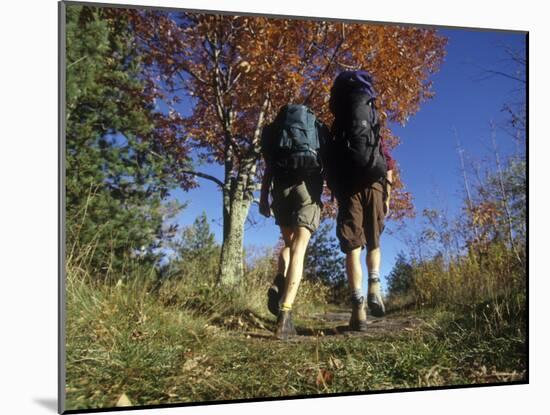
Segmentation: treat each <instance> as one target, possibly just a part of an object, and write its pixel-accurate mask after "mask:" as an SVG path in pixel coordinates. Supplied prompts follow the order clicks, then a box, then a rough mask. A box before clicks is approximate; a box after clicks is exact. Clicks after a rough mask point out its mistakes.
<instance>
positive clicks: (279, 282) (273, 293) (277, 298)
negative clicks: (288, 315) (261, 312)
mask: <svg viewBox="0 0 550 415" xmlns="http://www.w3.org/2000/svg"><path fill="white" fill-rule="evenodd" d="M284 288H285V276H284V275H283V274H277V276H276V277H275V279H274V280H273V284H271V287H269V289H268V290H267V308H268V309H269V311H270V312H271V314H273V315H274V316H278V315H279V305H280V304H279V303H280V302H281V297H282V296H283V290H284Z"/></svg>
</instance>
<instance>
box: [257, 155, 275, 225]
mask: <svg viewBox="0 0 550 415" xmlns="http://www.w3.org/2000/svg"><path fill="white" fill-rule="evenodd" d="M272 180H273V173H272V172H271V168H270V167H269V166H268V165H266V167H265V171H264V177H263V178H262V187H261V190H260V213H261V214H262V215H264V216H265V217H266V218H269V217H270V216H271V209H270V207H269V188H270V187H271V181H272Z"/></svg>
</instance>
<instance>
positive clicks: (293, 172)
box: [260, 104, 329, 340]
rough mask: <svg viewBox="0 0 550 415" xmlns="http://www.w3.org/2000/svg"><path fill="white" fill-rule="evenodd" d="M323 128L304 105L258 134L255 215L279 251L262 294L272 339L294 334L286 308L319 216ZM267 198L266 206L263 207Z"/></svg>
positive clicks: (294, 107)
mask: <svg viewBox="0 0 550 415" xmlns="http://www.w3.org/2000/svg"><path fill="white" fill-rule="evenodd" d="M328 133H329V131H328V128H327V127H326V126H325V125H324V124H322V123H321V122H319V121H318V120H317V118H316V117H315V114H314V113H313V112H312V111H311V110H310V109H309V108H308V107H307V106H305V105H298V104H288V105H285V106H283V107H282V108H281V110H280V111H279V113H278V114H277V116H276V117H275V120H274V121H273V122H272V123H270V124H268V125H267V126H266V127H265V128H264V129H263V131H262V138H261V149H262V155H263V157H264V161H265V172H264V176H263V180H262V187H261V196H260V213H261V214H262V215H264V216H266V217H269V216H271V210H273V214H274V216H275V221H276V223H277V225H279V227H280V229H281V235H282V238H283V242H284V246H283V248H282V249H281V252H280V254H279V266H278V274H277V276H276V277H275V280H274V281H273V285H272V286H271V287H270V288H269V290H268V304H267V305H268V309H269V311H270V312H271V313H273V314H274V315H276V316H277V325H276V329H275V337H276V338H278V339H281V340H286V339H288V338H289V337H291V336H293V335H295V334H296V329H295V327H294V324H293V323H292V305H293V303H294V299H295V297H296V294H297V291H298V286H299V284H300V280H301V278H302V273H303V266H304V256H305V253H306V248H307V245H308V243H309V239H310V237H311V235H312V233H313V232H315V230H316V229H317V228H318V227H319V223H320V217H321V209H322V203H321V193H322V191H323V177H322V175H321V170H322V159H323V158H324V157H323V155H322V152H323V151H324V145H325V142H326V140H327V138H328ZM270 193H271V198H272V203H271V205H270V203H269V194H270Z"/></svg>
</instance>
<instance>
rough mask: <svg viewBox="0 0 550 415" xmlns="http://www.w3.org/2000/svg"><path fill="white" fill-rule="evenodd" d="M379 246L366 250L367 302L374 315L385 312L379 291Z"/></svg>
mask: <svg viewBox="0 0 550 415" xmlns="http://www.w3.org/2000/svg"><path fill="white" fill-rule="evenodd" d="M380 257H381V254H380V248H375V249H371V250H369V251H368V252H367V268H368V269H369V281H368V282H369V288H368V295H367V303H368V306H369V308H370V310H371V313H372V315H373V316H375V317H382V316H383V315H384V314H385V313H386V309H385V307H384V302H383V300H382V293H381V292H380Z"/></svg>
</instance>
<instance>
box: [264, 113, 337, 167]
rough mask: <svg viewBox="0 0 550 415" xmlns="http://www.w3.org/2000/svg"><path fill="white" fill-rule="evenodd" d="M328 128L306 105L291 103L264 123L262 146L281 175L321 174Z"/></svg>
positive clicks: (272, 165) (269, 162)
mask: <svg viewBox="0 0 550 415" xmlns="http://www.w3.org/2000/svg"><path fill="white" fill-rule="evenodd" d="M327 136H328V129H327V128H326V127H325V126H324V125H323V124H322V123H321V122H319V121H318V120H317V118H316V117H315V114H314V113H313V111H311V110H310V109H309V108H308V107H307V106H305V105H299V104H287V105H285V106H283V107H282V108H281V110H280V111H279V113H278V114H277V116H276V117H275V120H274V121H273V122H272V123H271V124H268V125H266V126H265V127H264V129H263V131H262V138H261V149H262V154H263V155H264V158H265V159H266V161H267V163H268V164H269V165H270V166H271V167H272V169H273V172H274V174H275V176H278V177H303V176H309V175H313V174H319V173H320V172H321V169H322V157H321V152H322V149H323V148H324V144H325V141H326V138H327Z"/></svg>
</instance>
